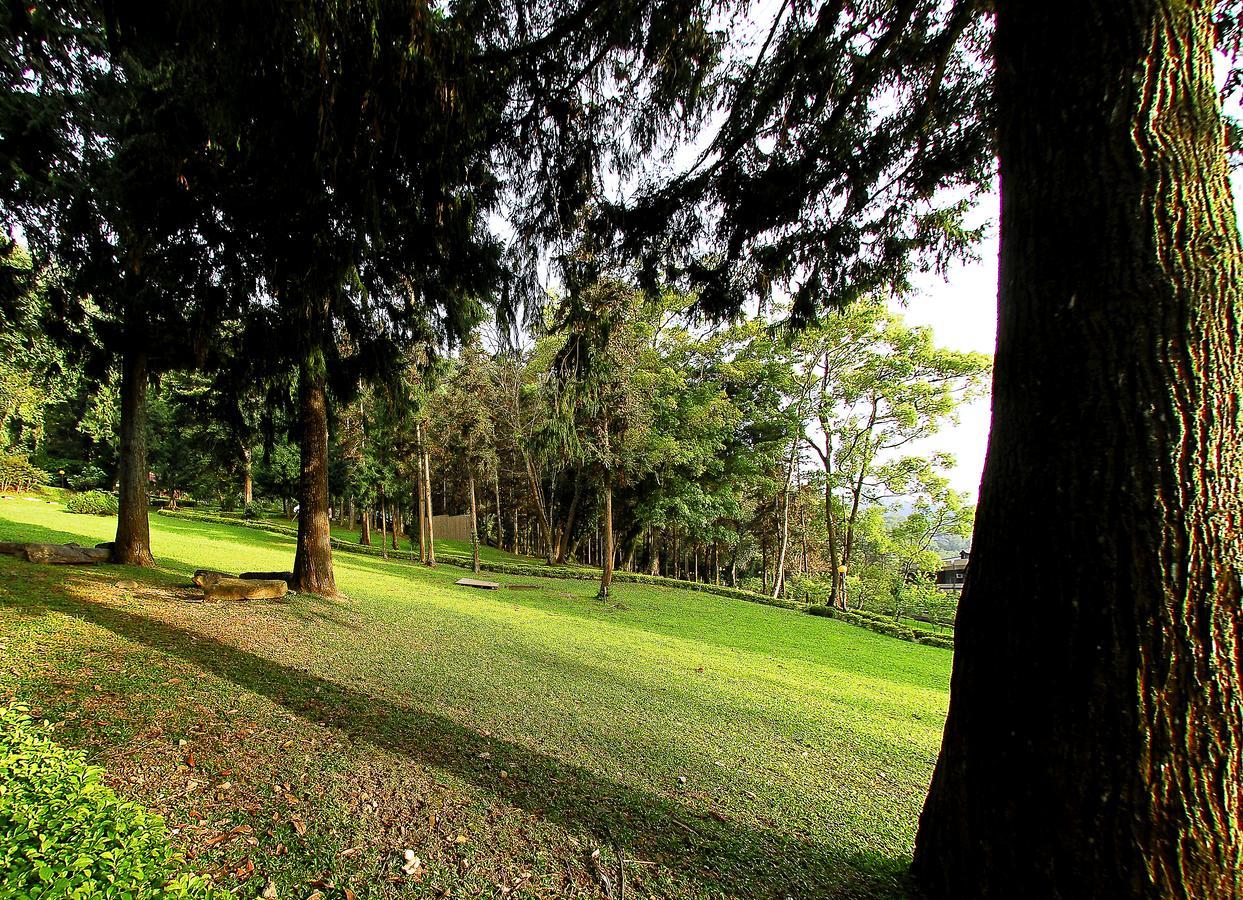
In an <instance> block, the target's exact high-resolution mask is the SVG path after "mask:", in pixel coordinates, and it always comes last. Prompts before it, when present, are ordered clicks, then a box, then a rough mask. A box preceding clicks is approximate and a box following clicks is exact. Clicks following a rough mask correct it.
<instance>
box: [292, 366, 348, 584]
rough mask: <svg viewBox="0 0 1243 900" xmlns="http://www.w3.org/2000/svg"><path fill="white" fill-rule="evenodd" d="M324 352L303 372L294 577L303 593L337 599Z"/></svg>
mask: <svg viewBox="0 0 1243 900" xmlns="http://www.w3.org/2000/svg"><path fill="white" fill-rule="evenodd" d="M326 380H327V373H326V372H325V367H324V355H323V353H322V351H319V350H315V351H313V352H311V353H310V354H308V355H307V357H306V358H305V359H303V360H302V364H301V366H300V367H299V370H298V407H299V413H300V416H299V418H300V422H301V430H302V434H301V439H300V449H301V456H302V476H301V480H300V481H299V485H298V490H299V496H298V502H299V503H300V504H301V505H300V506H299V508H298V544H297V550H296V552H295V554H294V561H293V579H294V584H292V585H290V587H295V589H296V590H298V591H299V592H300V593H304V594H320V595H322V596H326V597H331V596H333V595H335V594H336V592H337V585H336V581H335V579H334V578H333V573H332V544H331V542H330V541H331V532H330V529H329V527H328V401H327V396H326V388H325V383H326Z"/></svg>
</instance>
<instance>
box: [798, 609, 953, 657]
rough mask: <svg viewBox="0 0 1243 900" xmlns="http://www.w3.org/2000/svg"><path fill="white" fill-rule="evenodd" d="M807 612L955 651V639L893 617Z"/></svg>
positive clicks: (860, 612)
mask: <svg viewBox="0 0 1243 900" xmlns="http://www.w3.org/2000/svg"><path fill="white" fill-rule="evenodd" d="M807 612H809V613H811V614H812V615H813V616H824V617H826V618H830V619H838V620H840V621H842V622H846V623H847V624H850V625H858V626H859V627H860V628H866V629H868V630H869V631H875V632H876V633H877V634H886V635H888V636H889V637H895V638H898V639H899V640H903V641H910V642H911V643H913V644H925V645H927V646H929V647H941V648H943V649H945V650H953V649H954V639H953V638H952V637H948V636H944V635H939V634H929V633H928V632H926V631H919V630H917V629H915V628H911V627H910V626H909V625H903V624H901V623H900V622H895V621H894V620H893V618H892V617H891V616H885V615H882V614H880V613H874V612H868V611H867V610H857V609H837V608H836V607H832V606H809V607H807Z"/></svg>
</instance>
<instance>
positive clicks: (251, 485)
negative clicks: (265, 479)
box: [242, 444, 255, 508]
mask: <svg viewBox="0 0 1243 900" xmlns="http://www.w3.org/2000/svg"><path fill="white" fill-rule="evenodd" d="M254 500H255V480H254V476H253V474H252V472H251V459H250V448H249V447H247V446H246V445H245V444H243V445H242V507H243V508H245V507H247V506H249V505H250V504H251V503H253V502H254Z"/></svg>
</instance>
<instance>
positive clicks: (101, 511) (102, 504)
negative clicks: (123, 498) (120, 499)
mask: <svg viewBox="0 0 1243 900" xmlns="http://www.w3.org/2000/svg"><path fill="white" fill-rule="evenodd" d="M65 509H66V510H68V511H69V512H71V513H80V514H81V515H85V516H115V515H116V514H117V498H116V497H114V496H112V495H111V494H105V493H104V492H103V491H87V492H86V493H83V494H74V495H73V496H72V497H70V498H69V500H68V501H67V502H66V503H65Z"/></svg>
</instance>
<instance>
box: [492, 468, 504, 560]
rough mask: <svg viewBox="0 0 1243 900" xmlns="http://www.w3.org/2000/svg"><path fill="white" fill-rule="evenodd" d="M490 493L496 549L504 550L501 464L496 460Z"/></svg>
mask: <svg viewBox="0 0 1243 900" xmlns="http://www.w3.org/2000/svg"><path fill="white" fill-rule="evenodd" d="M492 492H493V494H494V495H495V497H496V549H498V550H504V549H505V520H504V518H502V516H501V464H500V460H499V459H498V460H497V464H496V471H495V472H494V474H493V475H492Z"/></svg>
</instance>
